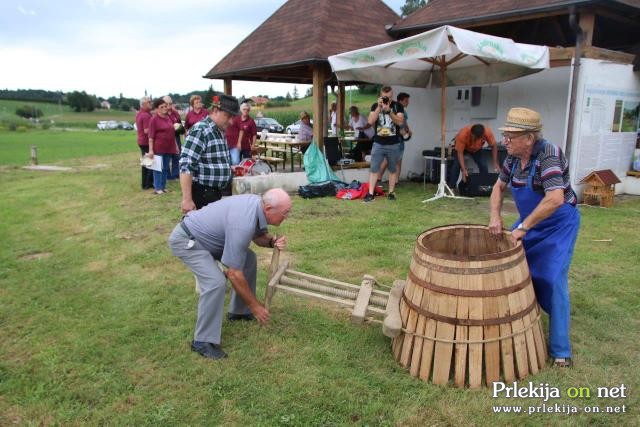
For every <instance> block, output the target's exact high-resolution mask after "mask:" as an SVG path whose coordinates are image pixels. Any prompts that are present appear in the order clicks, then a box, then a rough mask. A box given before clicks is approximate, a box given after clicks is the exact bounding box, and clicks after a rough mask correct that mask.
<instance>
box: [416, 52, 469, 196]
mask: <svg viewBox="0 0 640 427" xmlns="http://www.w3.org/2000/svg"><path fill="white" fill-rule="evenodd" d="M440 78H441V81H440V183H439V184H438V190H437V191H436V194H435V196H433V197H432V198H430V199H426V200H423V201H422V203H426V202H431V201H433V200H438V199H441V198H442V197H449V198H452V199H471V197H458V196H456V195H455V194H453V191H452V190H451V188H449V186H448V185H447V173H446V172H447V161H446V156H445V151H446V146H445V142H444V139H445V122H446V117H447V64H446V60H445V57H444V56H442V62H441V63H440Z"/></svg>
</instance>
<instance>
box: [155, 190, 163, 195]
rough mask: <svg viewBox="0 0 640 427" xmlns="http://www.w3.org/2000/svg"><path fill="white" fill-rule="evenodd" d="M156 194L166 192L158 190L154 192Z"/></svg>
mask: <svg viewBox="0 0 640 427" xmlns="http://www.w3.org/2000/svg"><path fill="white" fill-rule="evenodd" d="M154 193H155V194H164V191H163V190H156V191H154Z"/></svg>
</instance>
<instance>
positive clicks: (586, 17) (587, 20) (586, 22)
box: [579, 13, 596, 49]
mask: <svg viewBox="0 0 640 427" xmlns="http://www.w3.org/2000/svg"><path fill="white" fill-rule="evenodd" d="M579 22H580V24H579V25H580V28H581V29H582V48H583V49H584V48H586V47H589V46H591V45H592V44H593V30H594V28H595V24H596V15H595V14H593V13H581V14H580V19H579Z"/></svg>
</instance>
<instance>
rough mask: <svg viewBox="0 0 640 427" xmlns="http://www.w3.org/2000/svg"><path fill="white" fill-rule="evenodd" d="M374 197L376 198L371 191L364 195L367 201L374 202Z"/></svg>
mask: <svg viewBox="0 0 640 427" xmlns="http://www.w3.org/2000/svg"><path fill="white" fill-rule="evenodd" d="M373 199H375V196H374V195H373V194H371V193H367V195H366V196H364V202H365V203H369V202H373Z"/></svg>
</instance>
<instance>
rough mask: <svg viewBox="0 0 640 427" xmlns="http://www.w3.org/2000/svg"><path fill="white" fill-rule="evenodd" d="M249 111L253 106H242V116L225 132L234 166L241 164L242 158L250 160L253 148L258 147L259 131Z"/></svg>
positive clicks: (244, 104) (236, 118) (234, 120)
mask: <svg viewBox="0 0 640 427" xmlns="http://www.w3.org/2000/svg"><path fill="white" fill-rule="evenodd" d="M249 111H251V106H250V105H249V104H248V103H246V102H243V103H242V105H240V115H239V116H235V117H234V118H233V120H232V121H231V125H229V127H228V128H227V129H226V130H225V138H226V139H227V146H228V147H229V154H231V164H232V165H237V164H238V163H240V159H241V158H242V159H250V158H251V148H252V147H253V146H255V145H256V136H257V135H258V130H257V127H256V122H254V121H253V119H252V118H251V116H250V115H249Z"/></svg>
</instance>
